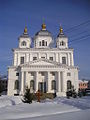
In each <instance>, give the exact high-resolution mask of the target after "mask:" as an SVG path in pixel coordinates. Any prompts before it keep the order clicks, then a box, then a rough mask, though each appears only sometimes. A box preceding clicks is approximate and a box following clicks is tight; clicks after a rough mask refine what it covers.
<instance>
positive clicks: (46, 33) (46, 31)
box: [35, 23, 52, 37]
mask: <svg viewBox="0 0 90 120" xmlns="http://www.w3.org/2000/svg"><path fill="white" fill-rule="evenodd" d="M41 27H42V28H41V30H40V31H39V32H37V33H36V34H35V36H50V37H52V34H51V33H50V32H49V31H48V30H47V29H46V24H45V23H43V24H42V26H41Z"/></svg>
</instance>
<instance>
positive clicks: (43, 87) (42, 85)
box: [38, 82, 46, 93]
mask: <svg viewBox="0 0 90 120" xmlns="http://www.w3.org/2000/svg"><path fill="white" fill-rule="evenodd" d="M38 89H39V90H40V91H41V92H44V93H46V82H39V84H38Z"/></svg>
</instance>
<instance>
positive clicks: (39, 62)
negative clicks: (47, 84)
mask: <svg viewBox="0 0 90 120" xmlns="http://www.w3.org/2000/svg"><path fill="white" fill-rule="evenodd" d="M26 65H29V66H30V65H31V66H38V65H39V66H58V65H59V63H58V62H54V61H51V60H47V59H38V60H34V61H31V62H28V63H25V64H23V65H22V66H26Z"/></svg>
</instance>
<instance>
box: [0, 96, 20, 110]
mask: <svg viewBox="0 0 90 120" xmlns="http://www.w3.org/2000/svg"><path fill="white" fill-rule="evenodd" d="M20 103H22V100H21V96H1V97H0V108H1V107H6V106H11V105H17V104H20Z"/></svg>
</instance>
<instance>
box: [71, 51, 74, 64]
mask: <svg viewBox="0 0 90 120" xmlns="http://www.w3.org/2000/svg"><path fill="white" fill-rule="evenodd" d="M71 61H72V66H73V65H74V59H73V53H71Z"/></svg>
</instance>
